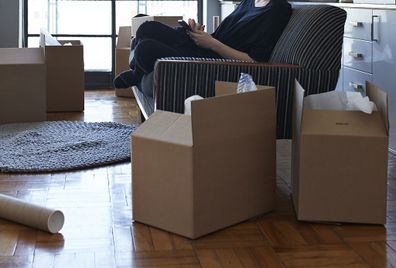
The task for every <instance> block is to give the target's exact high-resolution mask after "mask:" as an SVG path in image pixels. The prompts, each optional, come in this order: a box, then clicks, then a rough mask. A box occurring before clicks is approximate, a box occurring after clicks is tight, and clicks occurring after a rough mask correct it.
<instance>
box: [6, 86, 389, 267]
mask: <svg viewBox="0 0 396 268" xmlns="http://www.w3.org/2000/svg"><path fill="white" fill-rule="evenodd" d="M138 118H139V114H138V112H137V108H136V104H135V102H134V101H133V100H132V99H127V98H117V97H114V94H113V91H109V90H106V91H88V92H87V93H86V109H85V112H84V113H56V114H50V115H49V116H48V119H49V120H61V119H62V120H84V121H91V122H92V121H116V122H123V123H134V122H138ZM278 149H279V150H278V160H279V161H278V178H277V206H276V209H275V210H274V211H273V212H271V213H268V214H266V215H262V216H260V217H258V218H256V219H252V220H250V221H247V222H244V223H241V224H238V225H235V226H232V227H229V228H226V229H224V230H221V231H218V232H215V233H213V234H211V235H208V236H205V237H203V238H201V239H197V240H189V239H186V238H183V237H180V236H177V235H174V234H170V233H168V232H165V231H161V230H158V229H155V228H152V227H148V226H145V225H142V224H138V223H132V215H131V214H132V212H131V165H130V163H124V164H117V165H111V166H106V167H101V168H94V169H87V170H82V171H75V172H64V173H54V174H43V175H18V174H14V175H8V174H0V192H1V193H3V194H9V195H12V196H16V197H18V198H21V199H24V200H30V201H32V202H36V203H38V204H41V205H46V206H52V207H55V208H59V209H61V210H63V211H64V213H65V217H66V222H65V225H64V227H63V229H62V230H61V233H60V234H56V235H50V234H47V233H45V232H42V231H38V230H35V229H32V228H29V227H25V226H22V225H19V224H15V223H12V222H8V221H5V220H0V267H164V268H165V267H167V268H170V267H184V268H187V267H189V268H192V267H203V268H216V267H245V268H254V267H274V268H276V267H327V268H330V267H337V268H340V267H341V268H342V267H352V268H361V267H396V183H395V181H396V177H395V176H396V157H395V156H392V155H390V158H389V178H388V186H389V190H388V214H387V224H386V225H385V226H378V225H374V226H370V225H355V224H345V225H332V224H315V223H304V222H297V221H296V218H295V215H294V212H293V207H292V203H291V197H290V168H289V163H290V155H289V151H290V142H288V141H281V142H279V143H278Z"/></svg>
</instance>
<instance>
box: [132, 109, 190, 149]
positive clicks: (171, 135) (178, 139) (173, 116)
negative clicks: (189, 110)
mask: <svg viewBox="0 0 396 268" xmlns="http://www.w3.org/2000/svg"><path fill="white" fill-rule="evenodd" d="M132 136H139V137H144V138H147V139H155V140H160V141H164V142H170V143H174V144H181V145H186V146H192V134H191V117H190V116H186V115H183V114H177V113H171V112H166V111H160V110H157V111H156V112H154V113H153V114H152V115H151V116H150V118H149V119H148V120H147V121H145V122H144V123H143V124H142V125H140V126H139V128H138V129H137V130H136V131H135V132H134V133H133V134H132Z"/></svg>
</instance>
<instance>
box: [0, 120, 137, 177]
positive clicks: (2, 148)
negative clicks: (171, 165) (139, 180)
mask: <svg viewBox="0 0 396 268" xmlns="http://www.w3.org/2000/svg"><path fill="white" fill-rule="evenodd" d="M136 128H137V125H124V124H120V123H113V122H100V123H87V122H81V121H46V122H37V123H16V124H3V125H0V172H12V173H14V172H17V173H45V172H54V171H66V170H75V169H82V168H89V167H95V166H101V165H107V164H111V163H118V162H123V161H129V160H130V146H131V142H130V135H131V133H132V132H133V131H134V130H135V129H136Z"/></svg>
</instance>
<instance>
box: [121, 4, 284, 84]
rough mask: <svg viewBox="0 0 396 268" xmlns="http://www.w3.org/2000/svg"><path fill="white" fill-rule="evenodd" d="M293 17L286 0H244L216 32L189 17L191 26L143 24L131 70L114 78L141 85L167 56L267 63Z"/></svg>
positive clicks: (134, 48) (122, 81)
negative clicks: (155, 65)
mask: <svg viewBox="0 0 396 268" xmlns="http://www.w3.org/2000/svg"><path fill="white" fill-rule="evenodd" d="M290 16H291V6H290V4H289V3H288V2H287V0H243V1H242V2H241V3H240V4H239V5H238V7H237V8H236V9H235V10H234V11H233V12H232V13H231V14H230V15H229V16H227V17H226V18H225V19H224V21H223V22H222V23H221V24H220V25H219V27H218V28H217V29H216V31H215V32H214V33H213V34H208V33H207V32H205V31H204V28H205V27H204V26H203V25H201V24H199V23H197V22H195V20H193V19H189V20H188V24H189V26H190V29H186V28H184V27H177V28H172V27H169V26H167V25H164V24H162V23H159V22H156V21H148V22H145V23H143V24H142V25H141V26H140V27H139V29H138V31H137V32H136V36H135V38H134V40H133V42H132V46H131V53H134V57H133V60H132V61H131V62H130V67H131V69H130V70H128V71H125V72H123V73H121V74H120V75H119V76H117V77H116V78H115V80H114V86H115V87H116V88H126V87H130V86H136V85H138V84H139V82H140V80H141V79H142V77H143V75H144V74H147V73H150V72H152V71H153V69H154V64H155V62H156V60H157V59H160V58H164V57H200V58H226V59H236V60H243V61H257V62H266V61H267V60H268V59H269V57H270V55H271V52H272V49H273V48H274V46H275V44H276V42H277V41H278V39H279V37H280V35H281V34H282V31H283V29H284V28H285V26H286V25H287V23H288V21H289V18H290Z"/></svg>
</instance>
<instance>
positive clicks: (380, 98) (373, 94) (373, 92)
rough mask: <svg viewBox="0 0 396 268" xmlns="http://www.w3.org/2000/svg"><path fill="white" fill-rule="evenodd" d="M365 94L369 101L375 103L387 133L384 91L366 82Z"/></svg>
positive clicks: (387, 123)
mask: <svg viewBox="0 0 396 268" xmlns="http://www.w3.org/2000/svg"><path fill="white" fill-rule="evenodd" d="M366 94H367V96H368V97H369V99H370V100H371V101H372V102H374V103H375V105H376V106H377V109H378V111H379V112H380V113H381V114H382V118H383V120H384V122H385V127H386V130H387V132H388V133H389V117H388V95H387V94H386V92H385V91H383V90H381V89H379V88H377V87H376V86H375V85H373V84H372V83H370V82H368V81H366Z"/></svg>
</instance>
